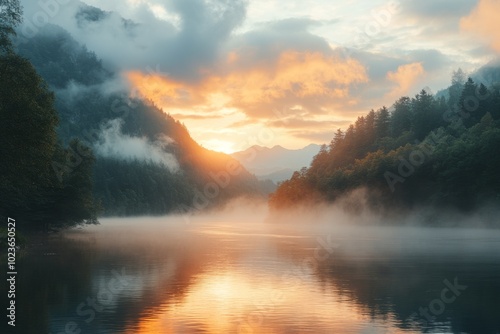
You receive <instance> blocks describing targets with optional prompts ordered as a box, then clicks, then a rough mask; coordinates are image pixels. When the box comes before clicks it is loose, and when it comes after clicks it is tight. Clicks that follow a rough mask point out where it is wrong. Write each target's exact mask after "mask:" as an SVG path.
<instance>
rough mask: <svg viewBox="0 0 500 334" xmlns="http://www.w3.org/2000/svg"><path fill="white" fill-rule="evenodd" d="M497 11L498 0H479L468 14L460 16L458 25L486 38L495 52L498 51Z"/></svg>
mask: <svg viewBox="0 0 500 334" xmlns="http://www.w3.org/2000/svg"><path fill="white" fill-rule="evenodd" d="M499 13H500V1H498V0H481V1H480V2H479V4H478V5H477V7H476V8H475V9H474V10H473V11H472V13H471V14H470V15H469V16H467V17H464V18H462V20H461V21H460V27H461V28H462V29H463V30H465V31H469V32H472V33H475V34H477V35H478V36H479V37H481V38H483V39H486V40H487V41H488V42H490V43H491V46H492V47H493V48H494V49H495V50H496V51H497V52H500V20H499V19H498V14H499Z"/></svg>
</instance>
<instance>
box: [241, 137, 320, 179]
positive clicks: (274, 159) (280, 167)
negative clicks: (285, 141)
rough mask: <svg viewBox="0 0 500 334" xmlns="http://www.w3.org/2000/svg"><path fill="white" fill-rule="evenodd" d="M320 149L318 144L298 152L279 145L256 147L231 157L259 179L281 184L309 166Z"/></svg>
mask: <svg viewBox="0 0 500 334" xmlns="http://www.w3.org/2000/svg"><path fill="white" fill-rule="evenodd" d="M319 149H320V146H319V145H316V144H310V145H308V146H306V147H304V148H302V149H298V150H289V149H286V148H284V147H282V146H279V145H276V146H274V147H272V148H268V147H262V146H258V145H254V146H252V147H250V148H248V149H246V150H244V151H241V152H235V153H233V154H231V155H232V157H234V158H235V159H236V160H238V161H239V162H240V163H241V164H242V165H243V166H245V167H246V168H247V169H248V170H249V171H250V172H251V173H253V174H255V175H256V176H257V177H258V178H259V179H261V180H264V179H269V180H272V181H274V182H279V181H283V180H286V179H288V178H290V177H291V176H292V174H293V172H294V171H296V170H300V169H301V168H303V167H307V166H309V164H310V162H311V160H312V158H313V157H314V156H315V155H316V154H318V152H319Z"/></svg>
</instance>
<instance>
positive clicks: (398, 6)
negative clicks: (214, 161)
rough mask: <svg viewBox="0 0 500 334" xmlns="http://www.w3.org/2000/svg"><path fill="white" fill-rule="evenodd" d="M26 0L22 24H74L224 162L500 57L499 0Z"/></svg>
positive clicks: (321, 138)
mask: <svg viewBox="0 0 500 334" xmlns="http://www.w3.org/2000/svg"><path fill="white" fill-rule="evenodd" d="M22 3H23V5H24V7H25V26H26V25H27V26H29V25H30V24H31V27H32V28H33V27H34V29H35V30H36V28H37V27H40V26H42V25H43V24H45V23H46V22H47V23H54V24H58V25H60V26H62V27H64V28H65V29H67V30H68V31H69V32H70V33H71V34H72V35H73V37H75V38H76V39H77V40H78V41H79V42H81V43H83V44H85V45H86V46H87V47H88V49H90V50H92V51H94V52H95V53H96V54H97V56H98V57H100V58H101V59H102V60H103V62H104V64H105V65H106V66H107V67H109V68H110V69H113V70H115V71H116V72H118V73H120V75H121V78H122V79H123V82H124V83H126V85H127V87H128V89H129V91H130V94H131V95H132V96H143V97H146V98H149V99H151V100H153V101H154V102H155V103H156V105H158V106H160V107H161V108H162V109H163V110H164V112H166V113H169V114H171V115H172V116H173V117H175V118H176V119H178V120H180V121H181V122H183V123H184V124H185V125H186V126H187V128H188V129H189V131H190V133H191V136H192V137H193V138H194V139H195V140H197V141H198V142H199V143H200V144H202V145H203V146H204V147H206V148H209V149H213V150H217V151H222V152H226V153H229V152H233V151H241V150H244V149H246V148H248V147H250V146H252V145H261V146H268V147H272V146H274V145H281V146H284V147H287V148H290V149H297V148H301V147H304V146H306V145H308V144H310V143H316V144H323V143H328V142H329V141H330V140H331V139H332V137H333V134H334V132H335V131H336V129H338V128H341V129H345V128H346V127H347V126H348V125H349V124H350V123H351V122H353V121H355V119H356V118H357V117H358V116H361V115H364V114H366V113H367V112H368V111H370V109H375V110H376V109H378V108H380V107H382V106H384V105H385V106H388V107H390V106H391V105H392V104H393V103H394V101H395V100H396V99H398V98H399V97H401V96H414V95H415V94H417V93H418V92H419V91H420V90H421V89H423V88H425V89H426V90H428V91H431V92H434V93H435V92H437V91H439V90H440V89H443V88H446V87H447V86H448V85H449V83H450V80H451V74H452V72H453V71H454V70H456V69H458V68H459V67H460V68H462V69H463V70H465V71H466V72H468V73H471V72H473V71H474V70H476V69H478V68H479V67H481V66H482V65H485V64H486V63H488V62H490V61H493V60H495V59H498V56H499V53H500V20H498V13H500V0H433V1H414V0H399V1H397V0H396V1H392V0H389V1H387V0H357V1H354V0H343V1H333V0H328V1H327V0H308V1H304V0H302V1H298V0H289V1H277V0H249V1H245V0H106V1H103V0H100V1H99V0H85V1H83V3H85V4H87V5H90V6H95V7H98V8H100V9H102V10H105V11H109V12H111V13H109V14H107V15H104V16H103V17H101V18H100V19H99V20H96V21H89V20H85V19H83V18H82V17H84V16H82V15H79V14H78V13H81V10H82V8H83V6H84V5H83V4H82V2H80V1H78V0H41V1H39V2H38V1H37V2H35V1H31V0H22ZM43 13H45V14H46V15H45V16H44V15H43ZM123 19H126V20H123ZM25 29H28V28H25ZM26 31H28V30H26Z"/></svg>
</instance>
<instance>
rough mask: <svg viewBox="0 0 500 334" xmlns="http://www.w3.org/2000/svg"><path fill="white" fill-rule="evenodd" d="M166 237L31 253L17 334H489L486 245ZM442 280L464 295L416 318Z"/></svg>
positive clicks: (93, 238) (496, 266)
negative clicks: (454, 284) (459, 288)
mask: <svg viewBox="0 0 500 334" xmlns="http://www.w3.org/2000/svg"><path fill="white" fill-rule="evenodd" d="M138 226H141V227H140V228H138ZM178 226H179V222H178V221H168V220H161V219H156V220H151V219H150V220H148V221H146V220H144V221H140V220H130V219H129V220H107V221H104V222H103V226H98V227H93V228H91V229H86V230H83V231H74V232H71V233H67V234H66V235H64V236H63V237H56V238H51V239H49V240H41V241H40V244H39V245H37V246H36V247H35V248H34V249H32V250H31V252H29V253H28V254H27V255H26V256H24V257H23V258H21V259H19V272H20V274H19V276H18V280H19V282H18V284H19V295H18V296H17V300H18V320H17V323H18V326H17V327H16V333H49V332H50V333H64V332H67V331H68V329H71V330H75V332H77V330H81V333H420V332H440V333H442V332H445V333H446V332H453V333H462V332H463V333H498V332H499V331H500V320H498V319H499V317H498V314H499V313H500V312H499V311H500V307H499V306H498V297H499V296H500V261H499V259H500V252H498V250H499V249H500V234H499V233H498V232H497V231H478V230H474V231H472V230H471V231H461V232H456V231H451V230H444V229H440V230H438V229H434V230H419V229H409V228H399V229H397V228H394V229H382V228H368V227H363V228H341V229H331V228H329V227H324V226H314V227H305V226H303V225H302V226H283V225H272V224H261V223H240V224H232V223H228V222H224V221H222V222H217V223H196V224H192V225H189V226H186V225H184V224H183V225H182V227H181V228H179V227H178ZM146 231H150V232H146ZM318 238H322V239H321V240H322V241H321V242H320V241H319V239H318ZM332 245H335V249H334V250H333V251H331V252H330V250H332V249H333V248H332V249H330V250H329V249H328V246H332ZM337 246H338V247H337ZM318 247H320V248H319V249H321V251H322V252H321V253H320V252H318V251H317V250H318ZM455 278H457V279H458V282H459V283H460V284H462V285H466V286H467V289H466V290H464V291H463V293H461V294H460V296H458V297H457V298H456V300H454V301H453V302H452V303H449V304H448V303H447V304H446V305H445V309H444V310H442V312H441V310H439V311H440V312H439V313H440V314H431V316H432V318H427V317H426V316H422V315H421V314H420V313H419V311H420V308H429V305H430V304H431V303H432V302H433V301H434V300H435V299H439V298H441V297H440V296H441V292H442V290H443V288H445V287H446V286H445V285H444V284H445V283H444V280H449V281H450V282H453V281H454V279H455ZM3 281H5V280H3ZM2 284H4V283H3V282H2ZM2 288H5V286H4V285H3V286H2ZM82 305H83V306H82ZM436 305H438V306H439V304H436V303H435V305H434V306H436ZM415 313H416V314H417V316H415ZM2 326H4V324H2ZM68 326H69V327H68ZM2 332H6V333H8V331H7V328H6V330H5V331H2ZM69 332H71V331H69Z"/></svg>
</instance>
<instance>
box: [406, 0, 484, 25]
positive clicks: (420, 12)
mask: <svg viewBox="0 0 500 334" xmlns="http://www.w3.org/2000/svg"><path fill="white" fill-rule="evenodd" d="M477 2H478V0H453V3H450V1H449V0H433V1H414V0H403V1H401V2H400V8H401V9H402V13H403V14H405V15H407V16H413V17H421V18H427V19H429V18H436V19H439V20H441V21H442V20H443V18H449V17H452V18H459V17H461V16H463V15H466V14H467V13H469V12H470V11H471V10H472V8H474V6H475V5H476V4H477Z"/></svg>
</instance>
